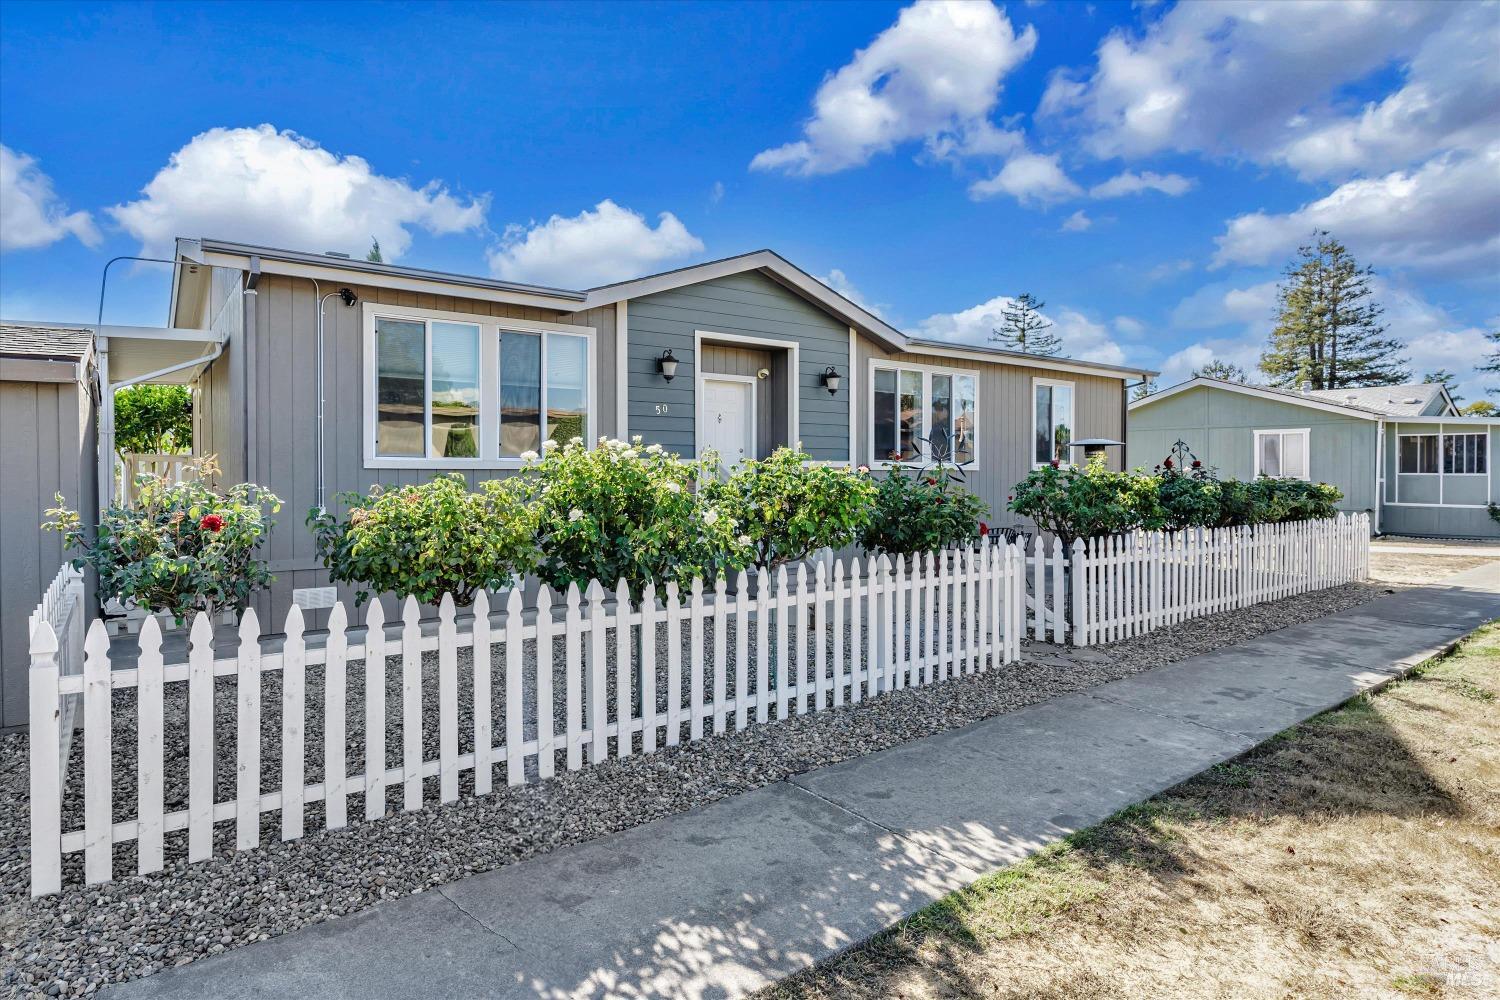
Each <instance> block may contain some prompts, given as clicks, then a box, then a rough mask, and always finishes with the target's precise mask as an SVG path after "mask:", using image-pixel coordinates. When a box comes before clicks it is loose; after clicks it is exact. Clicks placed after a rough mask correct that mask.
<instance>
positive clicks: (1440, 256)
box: [1214, 142, 1500, 275]
mask: <svg viewBox="0 0 1500 1000" xmlns="http://www.w3.org/2000/svg"><path fill="white" fill-rule="evenodd" d="M1314 229H1327V230H1329V231H1331V232H1332V233H1334V235H1336V236H1337V237H1338V238H1339V239H1340V240H1342V241H1344V243H1346V244H1347V245H1348V246H1349V248H1350V249H1351V250H1352V251H1354V253H1355V254H1356V255H1357V256H1359V257H1360V258H1361V259H1365V260H1368V261H1369V262H1372V263H1375V264H1377V265H1398V266H1401V265H1407V266H1415V267H1421V268H1426V269H1430V270H1436V271H1449V272H1453V273H1461V272H1464V271H1475V272H1477V273H1481V274H1483V273H1488V274H1491V275H1493V273H1494V267H1495V261H1496V260H1497V259H1500V142H1497V143H1495V144H1493V145H1491V146H1490V147H1489V148H1488V149H1485V150H1483V151H1481V152H1478V153H1474V154H1464V153H1454V154H1450V155H1447V156H1440V157H1437V158H1435V159H1433V160H1431V161H1429V162H1427V163H1426V164H1424V165H1422V166H1421V167H1419V168H1417V169H1415V170H1410V171H1406V170H1398V171H1393V172H1392V173H1389V174H1386V175H1385V176H1383V177H1373V178H1358V179H1355V180H1351V181H1346V182H1345V183H1344V184H1341V185H1340V186H1339V187H1337V188H1336V189H1334V190H1333V191H1332V192H1330V193H1329V194H1328V195H1326V196H1325V197H1322V198H1319V199H1317V200H1316V201H1312V202H1309V203H1308V204H1306V205H1303V206H1302V207H1300V208H1298V209H1296V210H1295V211H1292V212H1285V213H1280V214H1271V213H1267V212H1253V213H1250V214H1248V215H1241V216H1238V217H1236V218H1234V219H1231V220H1230V221H1229V223H1228V226H1227V228H1226V229H1225V232H1224V234H1223V235H1222V236H1219V237H1217V238H1216V242H1217V243H1218V251H1217V252H1216V253H1215V255H1214V264H1215V266H1221V265H1224V264H1264V263H1268V262H1272V261H1278V260H1280V259H1282V258H1284V257H1286V256H1287V255H1288V254H1289V253H1290V251H1292V250H1293V249H1295V248H1296V247H1297V245H1298V244H1300V243H1305V242H1306V241H1307V239H1308V237H1309V234H1310V233H1311V232H1312V231H1313V230H1314Z"/></svg>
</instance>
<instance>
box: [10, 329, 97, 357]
mask: <svg viewBox="0 0 1500 1000" xmlns="http://www.w3.org/2000/svg"><path fill="white" fill-rule="evenodd" d="M93 346H94V331H93V329H92V328H91V327H79V326H62V325H59V324H52V323H16V322H11V321H9V320H0V356H4V357H7V358H33V359H37V360H42V361H82V360H83V359H84V358H86V357H88V356H89V352H90V351H91V350H92V349H93Z"/></svg>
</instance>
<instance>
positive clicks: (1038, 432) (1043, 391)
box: [1031, 378, 1073, 465]
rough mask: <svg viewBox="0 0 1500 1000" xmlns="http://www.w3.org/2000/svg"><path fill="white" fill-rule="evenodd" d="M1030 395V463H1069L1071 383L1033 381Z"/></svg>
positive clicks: (1071, 431)
mask: <svg viewBox="0 0 1500 1000" xmlns="http://www.w3.org/2000/svg"><path fill="white" fill-rule="evenodd" d="M1031 386H1032V387H1031V393H1032V404H1033V409H1032V438H1033V440H1034V441H1035V444H1034V445H1033V446H1032V464H1033V465H1046V464H1047V463H1048V462H1052V461H1057V462H1061V463H1063V464H1064V465H1066V464H1067V463H1068V460H1069V451H1070V450H1071V445H1072V443H1073V383H1072V382H1058V381H1054V380H1052V379H1041V378H1039V379H1035V380H1033V382H1032V384H1031Z"/></svg>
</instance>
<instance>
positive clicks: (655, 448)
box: [646, 444, 662, 455]
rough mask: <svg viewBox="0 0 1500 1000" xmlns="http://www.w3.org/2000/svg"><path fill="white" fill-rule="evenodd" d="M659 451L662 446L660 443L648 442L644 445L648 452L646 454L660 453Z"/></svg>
mask: <svg viewBox="0 0 1500 1000" xmlns="http://www.w3.org/2000/svg"><path fill="white" fill-rule="evenodd" d="M661 451H662V448H661V445H659V444H648V445H646V454H648V455H660V454H661Z"/></svg>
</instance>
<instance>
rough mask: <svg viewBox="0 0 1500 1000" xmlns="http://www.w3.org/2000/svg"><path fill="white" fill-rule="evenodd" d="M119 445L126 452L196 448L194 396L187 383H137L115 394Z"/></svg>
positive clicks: (163, 451)
mask: <svg viewBox="0 0 1500 1000" xmlns="http://www.w3.org/2000/svg"><path fill="white" fill-rule="evenodd" d="M115 448H116V450H118V451H119V452H120V453H121V454H122V455H128V454H131V453H145V454H162V453H173V452H186V451H191V450H192V448H193V396H192V392H191V391H190V390H189V389H188V387H187V386H185V385H135V386H131V387H130V388H128V389H121V390H120V391H119V392H117V393H115Z"/></svg>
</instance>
